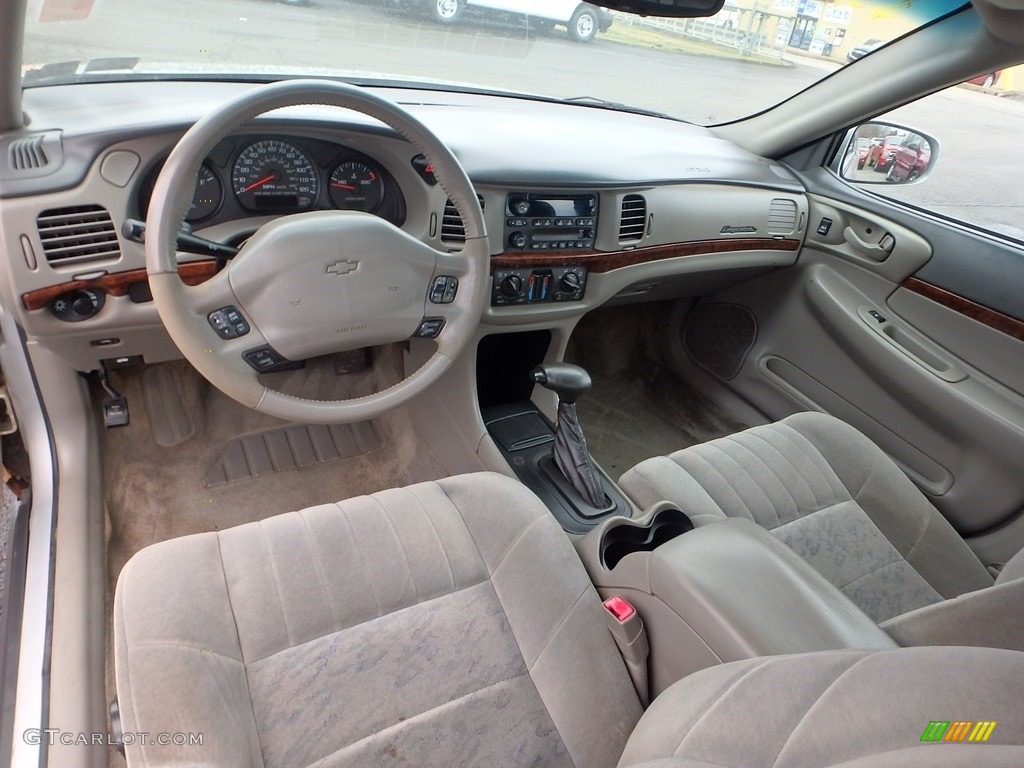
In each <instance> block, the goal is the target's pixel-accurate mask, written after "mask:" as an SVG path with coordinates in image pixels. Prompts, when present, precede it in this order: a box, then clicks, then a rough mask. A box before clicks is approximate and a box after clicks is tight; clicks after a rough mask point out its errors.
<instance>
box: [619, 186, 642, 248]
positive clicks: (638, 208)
mask: <svg viewBox="0 0 1024 768" xmlns="http://www.w3.org/2000/svg"><path fill="white" fill-rule="evenodd" d="M646 228H647V200H646V199H644V196H643V195H626V196H625V197H624V198H622V218H621V219H620V220H619V242H620V243H635V242H636V241H637V240H639V239H641V238H642V237H643V236H644V230H645V229H646Z"/></svg>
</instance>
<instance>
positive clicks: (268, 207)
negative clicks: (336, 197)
mask: <svg viewBox="0 0 1024 768" xmlns="http://www.w3.org/2000/svg"><path fill="white" fill-rule="evenodd" d="M231 186H232V187H233V188H234V191H235V197H237V198H238V202H239V204H240V205H241V206H242V207H243V208H247V209H249V210H250V211H260V212H281V211H302V210H305V209H307V208H311V207H312V206H313V204H314V203H315V202H316V197H317V192H318V191H319V186H320V184H319V179H318V177H317V173H316V170H315V169H314V168H313V163H312V161H311V160H310V159H309V157H308V156H307V155H306V154H305V153H304V152H303V151H302V150H301V149H299V148H298V147H296V146H295V145H294V144H289V143H288V142H287V141H281V140H280V139H262V140H260V141H257V142H255V143H253V144H250V145H249V146H248V147H246V148H245V149H243V150H242V152H241V153H240V154H239V155H238V158H237V159H236V160H235V165H234V168H233V169H232V171H231Z"/></svg>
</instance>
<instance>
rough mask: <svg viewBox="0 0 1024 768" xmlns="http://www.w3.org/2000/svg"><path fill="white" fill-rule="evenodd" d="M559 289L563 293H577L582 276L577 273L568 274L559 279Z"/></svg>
mask: <svg viewBox="0 0 1024 768" xmlns="http://www.w3.org/2000/svg"><path fill="white" fill-rule="evenodd" d="M558 288H559V290H561V291H562V292H563V293H576V291H578V290H579V289H580V276H579V275H577V274H576V273H575V272H566V273H565V274H564V275H562V277H561V278H560V279H559V281H558Z"/></svg>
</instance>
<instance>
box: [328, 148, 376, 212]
mask: <svg viewBox="0 0 1024 768" xmlns="http://www.w3.org/2000/svg"><path fill="white" fill-rule="evenodd" d="M329 194H330V196H331V202H332V203H334V205H335V206H336V207H338V208H343V209H345V210H349V211H367V212H372V211H374V210H376V208H377V206H379V205H380V201H381V200H382V199H383V197H384V184H383V182H382V181H381V178H380V171H378V170H377V169H376V168H374V167H373V166H372V165H370V164H369V163H367V162H364V161H362V160H345V161H344V162H341V163H339V164H338V166H337V167H336V168H335V169H334V170H333V171H332V172H331V180H330V189H329Z"/></svg>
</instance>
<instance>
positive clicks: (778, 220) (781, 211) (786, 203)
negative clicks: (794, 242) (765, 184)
mask: <svg viewBox="0 0 1024 768" xmlns="http://www.w3.org/2000/svg"><path fill="white" fill-rule="evenodd" d="M794 229H796V202H794V201H793V200H789V199H787V198H784V197H776V198H775V199H774V200H772V204H771V206H769V208H768V234H770V235H788V234H791V233H792V232H793V230H794Z"/></svg>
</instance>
